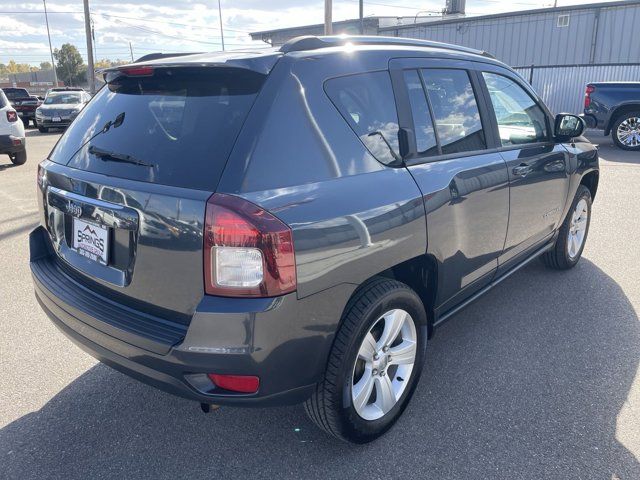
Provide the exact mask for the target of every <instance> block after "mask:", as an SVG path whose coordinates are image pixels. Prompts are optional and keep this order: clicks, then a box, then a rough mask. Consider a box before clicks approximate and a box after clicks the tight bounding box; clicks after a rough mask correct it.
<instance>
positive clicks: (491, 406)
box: [0, 130, 640, 480]
mask: <svg viewBox="0 0 640 480" xmlns="http://www.w3.org/2000/svg"><path fill="white" fill-rule="evenodd" d="M58 138H59V134H57V133H51V134H40V133H39V132H37V131H35V130H29V132H28V139H27V147H28V155H29V159H28V162H27V163H26V164H25V165H23V166H19V167H13V166H11V164H10V162H9V159H8V157H6V156H0V205H1V206H2V208H0V285H1V286H0V328H1V331H0V478H2V479H49V478H64V479H88V478H91V479H98V478H153V479H161V478H185V479H190V480H191V479H200V478H240V477H243V478H277V479H285V478H286V479H288V478H296V479H306V478H321V479H341V480H344V479H348V478H366V479H368V480H372V479H378V478H381V479H382V478H385V479H395V478H421V479H427V478H429V479H430V478H433V479H436V478H437V479H510V480H513V479H547V478H553V479H620V480H622V479H632V480H637V479H640V373H639V368H638V364H639V362H640V321H639V319H638V315H639V314H640V249H639V247H638V246H639V245H640V216H639V212H640V154H638V153H629V152H622V151H620V150H618V149H616V148H615V147H613V146H612V144H611V141H610V140H609V139H608V138H603V137H601V136H599V135H596V134H594V135H593V136H592V137H591V138H592V140H593V141H594V142H596V143H600V144H601V157H602V162H601V175H600V187H599V190H598V194H597V196H596V199H595V203H594V208H593V219H592V223H591V230H590V232H589V238H588V240H587V246H586V249H585V251H584V257H583V259H582V260H581V261H580V263H579V265H578V266H577V267H576V268H574V269H573V270H571V271H568V272H561V273H558V272H554V271H550V270H546V269H545V268H544V267H543V266H542V265H541V263H539V262H537V261H536V262H532V263H531V264H530V265H529V266H527V267H526V268H524V269H522V270H521V271H519V272H518V273H516V274H514V275H513V276H511V277H510V278H509V279H507V280H506V281H504V282H503V283H502V284H500V285H499V286H498V287H496V288H495V289H493V290H492V291H490V292H489V293H488V294H487V295H485V296H484V297H482V298H481V299H479V300H478V301H477V302H475V303H473V304H472V305H471V306H469V307H467V308H466V309H464V310H463V311H462V312H460V313H459V314H457V315H456V316H455V317H453V318H452V319H451V320H450V321H448V322H447V323H446V324H445V325H444V326H442V327H441V328H440V329H439V330H438V331H437V333H436V335H435V337H434V338H433V340H432V341H430V343H429V346H428V355H427V362H426V367H425V370H424V374H423V377H422V379H421V381H420V384H419V386H418V389H417V391H416V394H415V396H414V398H413V400H412V402H411V403H410V405H409V408H408V409H407V411H406V413H405V415H404V416H403V417H402V418H401V419H400V421H399V422H398V424H397V425H396V426H395V427H394V428H393V429H392V430H391V431H390V432H389V433H388V434H387V435H386V436H385V437H383V438H382V439H380V440H379V441H377V442H374V443H372V444H369V445H365V446H352V445H348V444H344V443H339V442H337V441H336V440H334V439H332V438H329V437H327V436H326V435H325V434H323V433H322V432H320V431H319V430H317V429H316V428H315V427H314V426H313V425H312V424H311V423H310V422H309V421H308V420H307V419H306V417H305V414H304V411H303V408H302V407H301V406H295V407H289V408H273V409H234V408H221V409H220V410H218V411H216V412H214V413H210V414H207V415H205V414H203V413H202V412H201V411H200V408H199V406H198V404H196V403H192V402H189V401H187V400H182V399H179V398H176V397H173V396H171V395H169V394H166V393H162V392H160V391H158V390H155V389H153V388H151V387H148V386H146V385H143V384H141V383H138V382H136V381H134V380H132V379H129V378H128V377H126V376H125V375H122V374H120V373H118V372H115V371H113V370H111V369H110V368H108V367H106V366H104V365H101V364H99V363H97V362H96V361H95V360H94V359H92V358H91V357H90V356H88V355H87V354H85V353H84V352H82V351H81V350H80V349H79V348H77V347H75V346H74V345H73V344H72V343H71V342H70V341H69V340H67V339H66V338H65V337H64V336H63V335H62V334H61V333H59V332H58V331H57V329H56V328H55V327H54V326H53V325H52V324H51V322H50V321H49V320H48V319H47V317H46V316H45V315H44V313H43V312H42V311H41V310H40V308H39V306H38V304H37V302H36V300H35V298H34V295H33V289H32V283H31V278H30V273H29V266H28V241H27V236H28V233H29V232H30V231H31V230H32V229H33V228H34V227H35V226H36V224H37V222H38V217H37V207H36V200H35V188H36V187H35V181H36V167H37V163H38V161H39V160H40V159H42V158H44V157H45V156H46V155H47V153H48V152H49V150H50V149H51V148H52V147H53V145H54V143H55V142H56V140H57V139H58ZM282 374H283V375H286V372H282Z"/></svg>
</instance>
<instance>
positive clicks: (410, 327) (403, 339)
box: [351, 309, 418, 420]
mask: <svg viewBox="0 0 640 480" xmlns="http://www.w3.org/2000/svg"><path fill="white" fill-rule="evenodd" d="M417 340H418V336H417V333H416V325H415V323H414V320H413V318H412V317H411V315H409V313H408V312H406V311H405V310H402V309H394V310H390V311H388V312H386V313H385V314H383V315H382V316H381V317H380V318H379V319H378V320H377V321H376V322H374V324H373V326H372V327H371V328H370V329H369V331H368V332H367V334H366V335H365V337H364V340H363V341H362V344H361V345H360V349H359V350H358V356H357V358H356V361H355V365H354V367H353V375H352V379H351V398H352V401H353V406H354V408H355V410H356V412H357V413H358V415H359V416H360V417H362V418H363V419H365V420H377V419H379V418H381V417H383V416H384V415H385V414H387V413H388V412H389V411H390V410H391V409H392V408H393V407H394V406H395V405H396V403H397V402H398V400H399V399H400V397H401V396H402V394H403V392H404V391H405V389H406V388H407V386H408V384H409V378H410V377H411V372H412V371H413V367H414V364H415V361H416V352H417Z"/></svg>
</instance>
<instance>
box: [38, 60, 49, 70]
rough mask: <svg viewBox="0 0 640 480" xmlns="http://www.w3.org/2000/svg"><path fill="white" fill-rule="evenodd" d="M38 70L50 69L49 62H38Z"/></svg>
mask: <svg viewBox="0 0 640 480" xmlns="http://www.w3.org/2000/svg"><path fill="white" fill-rule="evenodd" d="M40 70H51V62H40Z"/></svg>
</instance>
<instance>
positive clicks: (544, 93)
mask: <svg viewBox="0 0 640 480" xmlns="http://www.w3.org/2000/svg"><path fill="white" fill-rule="evenodd" d="M515 70H516V71H517V72H518V73H519V74H520V75H522V77H523V78H524V79H525V80H527V81H528V80H529V79H530V78H532V82H531V85H532V86H533V88H534V90H535V91H536V92H538V94H539V95H540V96H541V97H542V99H543V100H544V102H545V103H546V105H547V106H548V107H549V109H550V110H551V111H552V112H554V113H559V112H568V113H576V114H579V113H582V110H583V107H584V89H585V86H586V85H587V83H589V82H604V81H612V80H616V81H621V82H623V81H635V82H639V81H640V65H639V64H637V65H602V66H598V65H586V66H569V67H546V68H539V67H534V69H533V77H531V68H529V67H524V68H516V69H515Z"/></svg>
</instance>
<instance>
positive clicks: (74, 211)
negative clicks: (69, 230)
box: [67, 200, 82, 217]
mask: <svg viewBox="0 0 640 480" xmlns="http://www.w3.org/2000/svg"><path fill="white" fill-rule="evenodd" d="M67 213H68V214H69V215H73V216H74V217H79V216H80V215H82V207H81V206H80V205H78V204H77V203H74V202H72V201H71V200H69V201H68V202H67Z"/></svg>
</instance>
